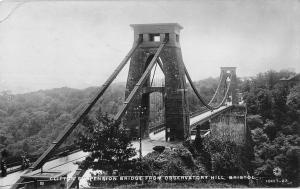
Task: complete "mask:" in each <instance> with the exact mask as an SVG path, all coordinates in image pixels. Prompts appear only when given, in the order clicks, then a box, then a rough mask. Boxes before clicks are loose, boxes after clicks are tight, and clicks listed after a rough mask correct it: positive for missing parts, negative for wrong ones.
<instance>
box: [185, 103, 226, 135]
mask: <svg viewBox="0 0 300 189" xmlns="http://www.w3.org/2000/svg"><path fill="white" fill-rule="evenodd" d="M230 108H232V105H227V106H221V107H220V108H219V109H217V110H213V111H208V112H204V113H202V114H200V115H197V116H194V117H191V118H190V127H191V128H190V129H191V130H192V129H193V128H194V127H195V126H196V125H197V124H202V123H204V122H206V121H208V120H209V119H211V118H213V117H215V116H217V115H220V114H221V113H223V112H225V111H227V110H228V109H230Z"/></svg>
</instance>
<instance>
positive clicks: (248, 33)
mask: <svg viewBox="0 0 300 189" xmlns="http://www.w3.org/2000/svg"><path fill="white" fill-rule="evenodd" d="M142 23H179V24H180V25H182V26H183V30H182V31H181V34H180V35H181V36H180V40H181V41H180V43H181V50H182V54H183V60H184V63H185V65H186V67H187V69H188V70H189V72H190V75H191V77H192V79H193V80H200V79H204V78H207V77H218V76H219V74H220V67H221V66H236V67H237V75H238V76H239V77H245V76H254V75H256V74H257V73H259V72H265V71H268V70H270V69H273V70H276V71H279V70H281V69H290V70H293V71H296V72H300V1H299V0H288V1H286V0H194V1H193V0H186V1H184V0H183V1H176V0H168V1H162V0H156V1H154V0H152V1H151V0H148V1H146V0H144V1H138V0H131V1H117V0H115V1H104V0H101V1H100V0H99V1H96V0H94V1H70V0H65V1H46V0H43V1H28V0H25V1H22V0H18V1H12V0H10V1H6V0H2V1H1V2H0V91H2V90H11V91H12V92H13V93H24V92H29V91H35V90H39V89H51V88H58V87H64V86H67V87H72V88H86V87H90V86H101V85H102V84H103V83H104V81H105V80H106V79H107V77H108V76H109V75H110V74H111V73H112V72H113V70H114V69H115V68H116V67H117V65H118V64H119V63H120V61H121V60H122V59H123V58H124V56H125V55H126V54H127V52H128V51H129V50H130V48H131V47H132V45H133V30H132V28H131V27H130V26H129V25H130V24H142ZM127 71H128V68H127V67H126V69H125V70H123V71H122V73H121V74H120V76H118V78H117V81H126V77H127Z"/></svg>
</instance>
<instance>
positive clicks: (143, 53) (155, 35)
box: [124, 23, 189, 141]
mask: <svg viewBox="0 0 300 189" xmlns="http://www.w3.org/2000/svg"><path fill="white" fill-rule="evenodd" d="M131 27H132V28H133V30H134V39H135V40H137V39H138V38H142V43H141V44H140V46H139V47H138V49H137V50H136V51H135V53H134V54H133V55H132V57H131V61H130V67H129V73H128V78H127V84H126V92H125V97H126V98H127V96H128V95H129V94H130V92H131V91H132V90H133V88H134V85H135V84H136V83H137V82H138V80H139V79H140V77H141V76H142V74H143V72H144V71H145V69H146V68H147V65H148V64H149V63H150V61H151V60H152V58H153V56H154V54H155V52H156V51H157V49H158V47H159V46H160V44H161V43H162V42H163V40H165V39H168V42H167V44H166V45H165V47H164V48H163V50H162V51H161V53H160V55H159V60H161V62H162V71H163V72H164V75H165V85H164V87H161V88H159V87H156V88H152V87H150V79H149V78H148V81H147V82H146V83H145V84H144V86H143V90H141V91H142V92H141V93H140V94H138V95H137V96H136V98H135V99H134V101H133V102H132V103H131V104H130V106H129V108H128V109H127V113H126V115H125V119H124V124H125V126H127V127H129V128H130V130H135V131H138V129H139V128H138V127H137V125H130V124H129V123H130V120H132V119H133V117H134V116H136V114H137V112H136V111H137V110H136V107H139V110H138V111H139V115H140V116H139V117H140V121H139V124H141V127H142V136H143V137H148V134H149V133H148V132H147V131H148V125H149V124H148V123H149V109H150V100H149V97H150V96H149V94H150V93H151V92H162V93H163V98H164V100H163V102H164V107H165V127H166V140H168V141H174V140H184V139H186V138H187V137H188V136H189V109H188V103H187V99H186V89H187V88H186V80H185V73H184V65H183V60H182V54H181V48H180V42H179V39H180V30H181V29H182V27H181V26H180V25H179V24H177V23H167V24H134V25H131ZM137 136H139V135H137Z"/></svg>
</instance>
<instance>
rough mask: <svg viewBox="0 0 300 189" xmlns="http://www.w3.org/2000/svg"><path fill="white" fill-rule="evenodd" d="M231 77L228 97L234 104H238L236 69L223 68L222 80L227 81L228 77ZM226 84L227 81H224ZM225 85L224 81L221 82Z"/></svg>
mask: <svg viewBox="0 0 300 189" xmlns="http://www.w3.org/2000/svg"><path fill="white" fill-rule="evenodd" d="M228 75H231V84H230V88H229V91H228V95H229V96H231V100H232V104H233V105H237V104H238V96H237V79H236V67H221V76H223V77H222V80H225V78H226V76H228ZM224 82H225V81H224ZM221 83H223V81H221Z"/></svg>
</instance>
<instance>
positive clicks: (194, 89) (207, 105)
mask: <svg viewBox="0 0 300 189" xmlns="http://www.w3.org/2000/svg"><path fill="white" fill-rule="evenodd" d="M183 66H184V71H185V75H186V77H187V79H188V81H189V83H190V85H191V87H192V89H193V91H194V92H195V94H196V96H197V97H198V99H199V100H200V101H201V103H202V104H203V105H204V106H206V107H207V108H208V109H210V110H215V109H219V108H220V107H221V106H222V105H223V103H224V102H225V100H226V98H227V94H228V92H229V88H230V84H231V79H230V82H229V85H228V86H227V90H226V93H225V95H224V97H223V99H222V101H221V103H220V104H219V105H217V106H211V105H209V104H208V103H207V102H206V101H205V100H204V99H203V98H202V96H201V95H200V94H199V92H198V91H197V89H196V87H195V85H194V84H193V81H192V79H191V77H190V75H189V73H188V71H187V69H186V67H185V65H183ZM230 78H231V74H230Z"/></svg>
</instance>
